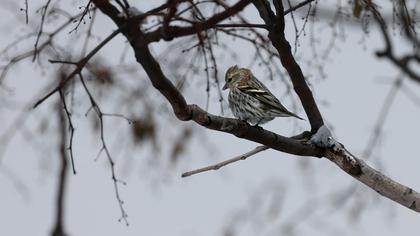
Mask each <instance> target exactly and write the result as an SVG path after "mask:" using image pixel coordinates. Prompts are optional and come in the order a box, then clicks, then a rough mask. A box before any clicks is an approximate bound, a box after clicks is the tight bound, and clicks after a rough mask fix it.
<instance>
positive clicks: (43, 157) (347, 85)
mask: <svg viewBox="0 0 420 236" xmlns="http://www.w3.org/2000/svg"><path fill="white" fill-rule="evenodd" d="M2 1H4V2H5V3H6V2H7V3H9V2H10V1H6V0H2ZM11 5H12V6H13V4H11ZM137 5H140V4H137ZM139 8H140V7H139ZM144 9H146V7H145V8H144ZM246 12H247V16H248V17H249V19H251V20H253V21H258V22H259V21H260V20H259V19H258V16H257V13H256V11H255V10H254V9H253V8H252V7H248V8H247V11H246ZM10 16H11V17H15V16H13V15H12V14H10ZM32 17H33V18H32V19H33V23H36V22H37V21H35V20H38V18H36V17H37V16H35V15H33V16H32ZM19 19H20V21H22V19H23V18H22V16H20V15H19ZM102 19H104V18H103V17H102V16H100V18H98V20H97V24H96V26H95V33H96V34H97V35H99V36H101V37H102V38H103V36H104V35H106V34H108V33H110V32H111V30H112V29H114V25H112V24H110V22H109V21H104V20H102ZM14 21H15V18H8V17H6V21H5V22H4V23H1V25H0V30H1V31H4V30H5V29H8V28H9V27H8V26H5V25H7V24H12V23H13V22H14ZM299 22H300V21H299ZM300 23H301V22H300ZM287 28H288V30H289V32H288V34H287V35H288V39H290V41H291V42H293V31H291V27H290V21H288V25H287ZM19 29H20V28H19ZM19 29H17V30H16V31H17V32H18V33H13V34H8V35H5V36H4V37H2V39H1V42H2V45H5V44H6V43H7V42H10V40H11V39H12V38H13V37H15V36H16V35H17V34H19ZM323 32H329V29H325V30H324V31H321V33H323ZM325 35H326V36H325V38H326V39H329V37H330V35H327V34H326V33H325ZM63 37H70V38H71V37H75V36H68V35H65V34H64V36H63ZM363 37H364V36H363V35H362V34H361V33H360V32H359V31H358V28H355V27H349V28H348V29H346V39H345V40H344V41H341V40H340V41H338V42H337V47H338V50H336V49H334V50H333V51H332V54H331V57H330V59H329V60H328V63H327V64H326V66H325V71H326V73H327V75H328V77H327V78H326V79H318V78H319V74H318V73H316V71H315V70H313V69H311V68H309V67H308V66H307V64H306V63H305V61H306V60H310V59H311V49H310V47H309V45H308V42H309V41H308V40H307V38H306V39H305V38H302V41H301V46H300V47H299V48H298V53H297V58H298V59H299V62H300V63H301V66H302V67H303V70H304V73H305V74H306V75H307V76H309V75H310V78H311V82H312V83H313V92H314V94H315V97H316V99H317V101H318V102H322V101H326V102H328V106H326V105H321V107H320V109H321V112H322V114H323V116H324V117H325V119H326V121H327V122H328V124H330V125H331V127H332V128H333V131H334V134H335V135H336V137H337V139H338V140H339V141H340V142H342V143H343V144H345V145H346V147H347V148H348V149H349V150H350V151H351V152H353V153H354V154H355V155H356V156H359V157H361V158H362V159H363V156H361V154H362V153H363V150H364V149H365V147H366V144H367V141H368V139H369V137H370V136H371V134H372V132H373V127H374V125H375V122H376V120H377V117H378V114H379V111H380V108H381V106H382V104H383V102H384V100H385V97H386V95H387V93H388V91H389V90H390V88H391V86H392V82H393V81H394V80H395V78H396V77H397V76H398V75H399V72H398V71H397V70H396V69H395V68H394V67H392V66H391V65H390V64H389V63H388V62H386V61H382V60H378V59H377V58H376V57H375V55H374V52H375V50H376V49H379V48H381V46H382V41H381V38H380V37H377V35H376V30H374V29H373V28H372V32H371V34H370V36H369V37H368V38H367V39H366V41H365V42H364V43H362V44H361V43H360V41H361V39H362V38H363ZM164 44H165V43H159V44H155V45H154V48H153V49H154V51H155V52H159V51H161V48H159V47H162V45H164ZM326 44H327V40H322V42H321V46H320V47H325V46H326ZM29 45H30V44H29ZM92 45H94V43H92ZM230 46H231V49H232V50H235V51H237V52H238V53H239V54H240V57H241V58H242V61H234V62H233V61H227V60H226V59H225V60H223V59H222V60H221V63H220V69H221V70H222V71H221V72H220V75H219V76H220V77H221V78H222V75H223V72H224V71H225V69H227V67H228V66H230V65H232V64H238V65H240V66H246V65H247V64H248V63H249V59H250V57H251V55H252V53H253V52H250V51H249V50H247V48H246V47H247V46H246V44H245V43H240V42H234V43H230ZM122 48H123V41H122V38H118V39H116V40H115V41H114V42H112V43H111V44H110V45H108V46H107V47H106V48H105V50H104V51H103V53H101V56H100V57H101V59H102V60H107V61H115V60H116V57H115V56H114V55H115V54H118V55H119V54H120V52H121V50H122ZM46 59H47V58H44V60H46ZM126 61H128V62H132V63H133V62H134V58H133V57H132V55H131V54H128V56H127V58H126ZM45 64H46V65H45V66H46V67H45V68H46V69H45V71H46V72H45V73H43V71H41V70H39V69H37V68H36V66H35V65H32V64H31V63H29V60H28V61H27V62H25V63H21V64H20V65H18V66H17V67H16V68H14V69H13V70H11V71H10V74H9V76H8V78H7V80H6V85H7V86H9V87H11V88H12V89H13V90H14V92H13V96H12V97H11V98H12V99H11V100H17V101H18V105H17V107H20V106H21V104H24V103H25V102H27V101H31V99H33V98H34V97H36V96H38V95H39V94H40V92H41V91H42V90H41V89H42V88H43V87H42V86H45V85H46V84H49V83H48V82H49V80H50V79H51V78H49V77H48V76H45V75H46V74H49V72H48V70H49V69H51V68H54V67H52V66H51V65H47V63H45ZM139 68H140V66H139ZM140 70H141V69H140ZM165 70H167V69H165ZM307 71H308V72H307ZM253 72H254V74H255V75H256V76H257V77H258V78H261V79H262V80H264V75H266V74H265V72H264V71H263V70H261V69H258V67H255V69H254V70H253ZM139 74H140V76H143V72H140V73H139ZM142 81H143V82H144V83H147V80H142ZM404 83H405V84H406V85H407V86H408V87H409V88H411V89H412V90H413V91H417V90H418V85H417V84H414V83H412V82H411V81H408V80H405V82H404ZM191 86H195V84H193V83H192V84H191ZM273 86H275V87H273V88H274V89H273V93H274V94H276V95H277V96H278V97H281V96H282V94H284V91H285V89H284V87H282V84H281V83H274V85H273ZM200 89H201V90H196V91H194V92H191V90H188V91H187V92H186V97H187V98H188V100H189V102H194V103H197V104H198V105H200V106H202V107H204V106H205V95H204V87H202V88H200ZM0 93H2V92H0ZM224 96H225V98H226V96H227V94H226V93H224ZM1 97H3V96H1ZM7 97H9V95H7ZM56 99H57V96H54V97H51V98H50V99H49V101H47V102H46V103H45V104H43V105H42V106H41V107H40V108H39V109H37V110H35V111H32V112H33V113H35V114H34V115H31V116H30V118H29V120H28V122H26V123H25V127H26V128H27V129H29V130H36V127H33V126H34V125H36V124H38V123H39V120H41V119H46V121H49V120H54V119H55V118H54V117H51V116H55V115H52V114H51V113H50V111H49V110H48V107H49V106H52V105H53V104H54V103H55V102H56ZM156 99H163V98H162V97H159V96H156ZM290 99H296V96H295V95H294V94H293V95H292V96H288V97H287V99H285V100H284V103H285V105H286V107H291V102H290V101H291V100H290ZM32 101H33V100H32ZM211 101H212V103H211V106H210V111H212V112H213V113H216V114H217V113H218V112H219V109H218V104H217V96H216V94H214V96H213V98H212V100H211ZM104 104H105V105H104V106H105V107H107V108H109V109H112V108H113V107H114V106H115V105H114V106H113V104H109V101H108V102H104ZM298 104H299V103H298ZM81 107H86V108H87V107H88V104H87V100H86V102H85V104H84V105H81ZM109 109H108V110H109ZM134 109H135V108H134ZM18 110H19V109H17V108H13V109H9V108H1V110H0V112H1V113H2V114H5V115H2V116H0V121H1V122H2V123H3V124H10V123H11V122H12V121H13V120H14V119H15V117H16V114H17V111H18ZM83 111H84V109H82V108H80V110H79V115H78V116H75V123H76V126H77V132H76V135H75V139H74V151H75V153H74V154H75V159H76V165H77V170H78V174H77V175H75V176H73V175H71V176H70V178H69V185H68V186H67V187H68V190H67V196H66V197H67V198H66V209H65V210H66V215H65V218H66V224H65V228H66V230H67V232H68V233H69V234H70V235H209V236H210V235H221V232H222V231H223V230H224V229H225V227H226V226H228V225H231V223H232V222H234V224H235V225H237V228H238V229H239V230H238V231H236V232H237V233H238V235H285V233H284V231H282V230H285V229H286V228H287V227H286V226H288V225H290V224H288V223H289V222H291V225H294V226H295V229H294V230H295V231H294V232H295V233H296V235H337V234H338V233H340V234H341V235H372V234H374V235H411V234H413V232H416V231H415V230H416V229H417V228H418V227H416V226H417V225H416V223H417V222H418V215H417V213H415V212H412V211H410V210H408V209H406V208H404V207H401V206H400V205H398V204H396V203H393V202H391V201H389V200H388V199H384V198H382V197H380V196H379V195H378V194H376V193H375V192H373V191H372V190H370V189H368V188H366V187H364V186H362V185H361V184H359V183H357V182H355V180H354V179H353V178H351V177H350V176H348V175H346V174H345V173H344V172H343V171H341V170H340V169H339V168H337V167H336V166H334V165H333V164H332V163H330V162H329V161H327V160H324V159H321V160H317V159H314V158H304V157H295V156H291V155H288V154H284V153H279V152H276V151H272V150H268V151H265V152H263V153H260V154H258V155H256V156H253V157H251V158H250V159H248V160H246V161H242V162H238V163H235V164H233V165H231V166H228V167H226V168H223V169H221V170H218V171H213V172H208V173H203V174H199V175H197V176H193V177H190V178H186V179H182V178H180V177H179V176H180V174H181V173H182V172H183V171H186V170H190V169H194V168H198V167H202V166H205V165H208V164H212V163H214V162H216V161H220V160H223V159H227V158H230V157H233V156H236V155H239V154H242V153H244V152H247V151H249V150H251V149H253V148H254V147H255V146H257V144H255V143H252V142H248V141H245V140H241V139H238V138H236V137H233V136H231V135H226V134H222V133H218V132H215V131H210V130H201V131H199V133H200V134H199V135H196V136H193V137H194V138H196V140H194V141H193V142H192V143H191V147H190V148H189V150H188V151H187V152H186V153H185V154H183V156H182V159H183V160H181V161H180V162H179V163H178V164H177V165H176V166H175V167H171V166H170V164H169V162H168V161H166V160H164V159H163V160H162V158H165V157H166V156H165V155H164V154H162V155H161V156H160V157H159V158H161V159H160V160H158V162H157V164H156V169H151V168H150V165H149V164H150V162H151V160H153V155H152V154H151V153H150V152H147V151H142V147H138V148H136V149H133V148H130V145H127V144H124V143H125V142H127V143H130V142H131V141H130V139H131V135H130V134H129V133H128V131H127V128H124V127H125V126H127V125H126V123H124V122H123V121H114V120H112V121H111V122H108V123H107V124H108V125H107V126H106V131H105V132H107V131H108V132H107V133H108V134H107V135H106V136H107V137H106V138H107V140H108V141H109V143H110V144H113V145H112V146H111V152H113V151H115V153H119V154H115V158H116V160H117V171H118V174H119V176H122V178H123V179H124V180H125V181H126V182H127V185H126V186H121V188H120V189H121V194H122V198H123V199H124V202H125V204H124V206H125V209H126V210H127V213H128V216H129V217H128V221H129V222H130V226H129V227H126V226H125V225H124V223H119V222H118V218H119V215H120V212H119V209H118V205H117V202H116V200H115V197H114V189H113V183H112V181H111V178H110V170H109V168H108V165H107V162H106V159H105V157H104V156H103V157H102V158H100V159H99V161H97V162H94V158H95V156H96V153H97V152H98V150H99V148H100V146H99V143H98V141H99V140H98V137H97V136H96V135H92V130H93V129H92V128H91V126H92V122H91V120H92V119H91V117H89V118H85V117H84V116H83ZM297 113H298V114H303V110H302V108H301V107H300V106H299V107H298V110H297ZM165 115H167V113H165ZM227 115H229V116H231V114H230V113H228V114H227ZM419 119H420V112H419V107H416V105H415V104H414V103H412V102H411V101H410V100H409V99H408V97H407V96H406V95H404V94H403V93H401V92H399V93H398V94H397V98H396V99H395V101H394V104H393V106H392V110H391V112H390V114H389V116H388V119H387V120H386V123H385V125H384V127H383V132H384V133H383V134H384V135H383V138H382V139H381V141H380V145H379V147H378V148H376V149H375V150H374V154H373V156H372V158H371V159H370V160H368V161H367V162H368V163H369V164H370V165H372V166H374V167H375V168H378V169H380V170H381V171H383V173H385V174H386V175H388V176H390V177H392V178H394V179H395V180H397V181H399V182H400V183H403V184H405V185H408V186H410V187H412V188H413V189H417V190H419V189H420V182H419V181H418V179H419V177H420V174H419V171H418V166H419V164H420V159H419V158H418V153H417V152H416V147H417V145H418V137H416V134H418V133H420V126H418V125H417V123H418V122H417V121H418V120H419ZM173 124H177V125H180V126H181V125H182V127H185V126H191V127H194V128H197V129H200V128H199V127H198V126H197V125H195V124H193V123H192V122H191V123H187V124H181V122H180V121H175V123H173ZM115 127H119V128H121V130H125V131H126V134H125V135H123V136H122V138H120V136H119V135H117V134H118V133H117V132H114V130H115V129H117V128H115ZM171 127H173V126H172V125H168V126H167V127H166V128H171ZM264 127H265V128H266V129H269V130H272V131H274V132H277V133H279V134H283V135H292V134H294V133H297V132H299V131H302V130H305V129H308V127H309V124H307V123H305V122H300V123H299V124H298V128H296V126H295V123H294V122H293V120H292V119H291V118H285V119H281V118H279V119H276V120H274V121H273V122H271V123H269V124H267V125H265V126H264ZM6 128H7V127H6V126H3V125H2V126H1V127H0V134H2V133H3V132H5V130H6ZM26 128H24V129H26ZM119 128H118V129H119ZM173 129H174V130H173V131H171V132H173V133H176V132H177V128H173ZM51 130H54V127H53V128H51ZM51 130H50V131H51ZM178 130H179V129H178ZM162 132H164V130H162ZM35 134H36V133H35ZM123 134H124V133H123ZM24 136H26V137H27V138H24ZM56 138H57V137H56V136H55V135H54V134H53V132H49V133H45V134H42V135H39V136H34V137H29V136H28V135H22V133H21V132H20V133H19V134H18V135H17V136H16V137H15V138H14V139H13V140H12V141H11V143H10V144H9V146H8V148H7V150H6V152H5V155H4V156H3V157H2V162H1V166H0V176H2V177H1V178H0V188H1V189H2V191H1V192H2V194H1V201H0V209H2V210H1V211H0V222H1V223H0V233H1V234H4V235H46V234H48V233H49V232H50V231H51V227H52V224H53V213H54V207H55V203H54V200H55V191H56V189H55V188H56V180H57V178H56V174H57V165H58V162H57V160H55V159H57V156H56V152H55V150H56V149H57V148H56V147H57V145H56V143H57V142H58V141H57V140H56ZM28 139H29V140H28ZM117 142H118V144H119V145H120V146H122V147H123V149H124V151H122V152H119V151H118V149H119V148H118V147H115V146H119V145H114V143H117ZM31 143H32V144H31ZM38 143H42V144H43V146H45V148H43V149H38V150H36V148H34V146H33V145H36V144H38ZM162 145H164V144H162ZM208 145H210V147H208ZM209 149H211V150H215V151H213V152H210V151H209ZM124 159H130V161H127V160H124ZM126 162H128V163H130V164H128V166H129V168H128V170H129V171H126V170H127V169H126V168H123V167H124V163H126ZM126 167H127V164H126ZM14 179H18V180H19V181H21V182H22V183H23V184H24V188H23V190H22V191H23V192H21V193H19V192H18V191H17V189H16V185H15V184H13V180H14ZM353 185H356V186H357V187H356V195H357V196H358V197H354V196H353V197H350V198H349V200H348V201H347V202H346V203H345V204H344V205H343V206H342V208H338V207H336V206H334V205H333V203H332V202H333V198H332V197H331V196H332V195H331V193H345V191H344V190H346V189H348V188H350V187H351V186H353ZM325 196H327V197H325ZM334 196H335V195H334ZM271 199H276V201H274V202H277V203H278V205H276V206H275V207H270V202H271ZM360 199H361V200H360ZM308 202H309V203H311V204H310V205H307V206H306V207H304V208H302V207H303V206H305V204H306V203H308ZM359 204H361V205H359ZM311 207H315V209H316V210H315V211H314V212H312V211H311ZM359 208H362V209H364V211H363V213H362V215H361V217H360V218H359V219H358V220H352V218H351V214H352V213H353V214H357V213H356V212H355V211H354V209H359ZM268 209H271V210H272V211H274V213H272V215H273V216H274V217H269V216H267V215H270V214H268V213H267V212H269V211H268ZM302 209H304V210H302ZM275 210H278V212H276V211H275ZM297 212H303V213H302V214H297ZM304 216H307V217H308V218H304ZM302 218H303V219H306V220H303V219H302ZM296 219H299V220H296ZM299 221H302V222H301V223H299ZM252 222H253V223H252Z"/></svg>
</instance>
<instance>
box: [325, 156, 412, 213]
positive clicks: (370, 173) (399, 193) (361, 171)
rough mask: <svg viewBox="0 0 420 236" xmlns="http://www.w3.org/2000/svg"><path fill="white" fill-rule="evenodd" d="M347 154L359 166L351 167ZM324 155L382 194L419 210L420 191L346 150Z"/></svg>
mask: <svg viewBox="0 0 420 236" xmlns="http://www.w3.org/2000/svg"><path fill="white" fill-rule="evenodd" d="M348 155H351V156H352V157H353V158H354V159H355V160H356V162H357V166H358V167H359V168H358V170H355V169H354V168H351V165H349V163H348V161H347V160H346V159H347V158H346V156H348ZM325 156H326V157H327V158H328V160H330V161H332V162H334V163H335V164H336V165H337V166H339V167H340V168H341V169H342V170H344V171H345V172H347V173H348V174H350V175H351V176H353V177H354V178H355V179H357V180H359V181H360V182H362V183H364V184H365V185H367V186H368V187H370V188H371V189H373V190H375V191H376V192H378V193H379V194H381V195H382V196H384V197H386V198H389V199H391V200H393V201H394V202H397V203H399V204H401V205H403V206H405V207H408V208H410V209H411V210H413V211H416V212H420V193H418V192H416V191H414V190H413V189H411V188H409V187H407V186H405V185H402V184H400V183H398V182H396V181H395V180H392V179H391V178H389V177H387V176H386V175H384V174H382V173H381V172H379V171H377V170H375V169H374V168H372V167H370V166H369V165H368V164H366V163H365V162H364V161H362V160H360V159H357V158H356V157H354V156H353V155H352V154H350V153H349V152H348V151H347V150H344V151H343V152H334V151H331V150H328V151H327V152H326V155H325Z"/></svg>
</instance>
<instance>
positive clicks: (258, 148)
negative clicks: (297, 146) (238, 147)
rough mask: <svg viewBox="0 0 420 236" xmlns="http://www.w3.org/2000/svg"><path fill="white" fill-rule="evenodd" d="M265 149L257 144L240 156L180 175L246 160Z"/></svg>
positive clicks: (186, 175)
mask: <svg viewBox="0 0 420 236" xmlns="http://www.w3.org/2000/svg"><path fill="white" fill-rule="evenodd" d="M267 149H268V147H267V146H258V147H256V148H254V149H253V150H251V151H249V152H247V153H245V154H242V155H240V156H236V157H234V158H231V159H228V160H226V161H222V162H219V163H217V164H214V165H210V166H206V167H203V168H199V169H196V170H192V171H188V172H185V173H183V174H182V175H181V177H183V178H184V177H188V176H191V175H195V174H198V173H202V172H206V171H210V170H218V169H220V168H222V167H224V166H226V165H229V164H232V163H234V162H237V161H242V160H246V159H247V158H248V157H250V156H252V155H255V154H257V153H259V152H262V151H265V150H267Z"/></svg>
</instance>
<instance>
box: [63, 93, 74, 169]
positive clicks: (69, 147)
mask: <svg viewBox="0 0 420 236" xmlns="http://www.w3.org/2000/svg"><path fill="white" fill-rule="evenodd" d="M59 94H60V98H61V102H62V103H63V109H64V111H65V112H66V116H67V121H68V122H69V131H70V140H69V146H68V148H67V149H68V150H69V152H70V160H71V167H72V169H73V174H76V167H75V165H74V156H73V137H74V126H73V122H72V121H71V114H70V111H69V109H68V107H67V103H66V98H65V97H64V94H63V92H62V91H61V89H60V90H59Z"/></svg>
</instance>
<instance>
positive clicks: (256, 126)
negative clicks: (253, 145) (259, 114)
mask: <svg viewBox="0 0 420 236" xmlns="http://www.w3.org/2000/svg"><path fill="white" fill-rule="evenodd" d="M252 127H255V128H257V129H259V130H263V127H261V126H259V125H258V123H256V124H255V125H253V126H252Z"/></svg>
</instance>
